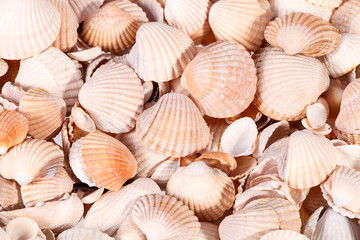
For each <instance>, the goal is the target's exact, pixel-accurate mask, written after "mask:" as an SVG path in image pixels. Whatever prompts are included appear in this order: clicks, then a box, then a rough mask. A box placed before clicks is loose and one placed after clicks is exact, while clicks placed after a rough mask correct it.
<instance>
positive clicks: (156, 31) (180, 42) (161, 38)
mask: <svg viewBox="0 0 360 240" xmlns="http://www.w3.org/2000/svg"><path fill="white" fill-rule="evenodd" d="M195 54H196V47H195V45H194V43H193V41H192V40H191V39H190V37H188V36H187V35H186V34H185V33H183V32H181V31H180V30H178V29H176V28H173V27H170V26H168V25H166V24H163V23H157V22H151V23H146V24H143V25H142V26H141V27H140V28H139V30H138V32H137V34H136V43H135V45H134V46H133V48H132V49H131V51H130V54H129V62H130V64H131V66H132V67H133V68H134V70H135V72H136V73H137V74H138V75H139V77H140V78H141V79H144V80H145V81H155V82H166V81H169V80H172V79H175V78H177V77H179V76H180V75H181V74H182V73H183V71H184V69H185V67H186V65H187V64H188V63H189V62H190V61H191V60H192V59H193V57H194V56H195Z"/></svg>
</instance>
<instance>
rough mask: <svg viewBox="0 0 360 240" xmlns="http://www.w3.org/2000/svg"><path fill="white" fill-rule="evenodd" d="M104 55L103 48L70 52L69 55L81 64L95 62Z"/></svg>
mask: <svg viewBox="0 0 360 240" xmlns="http://www.w3.org/2000/svg"><path fill="white" fill-rule="evenodd" d="M101 53H102V50H101V47H92V48H89V49H85V50H82V51H78V52H68V53H67V55H68V56H69V57H71V58H72V59H75V60H77V61H80V62H87V61H91V60H94V59H95V58H97V57H98V56H100V55H101Z"/></svg>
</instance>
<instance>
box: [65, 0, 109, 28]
mask: <svg viewBox="0 0 360 240" xmlns="http://www.w3.org/2000/svg"><path fill="white" fill-rule="evenodd" d="M68 1H69V4H70V5H71V7H72V9H73V10H74V12H75V14H76V16H77V18H78V21H79V23H81V22H83V21H84V20H85V19H86V18H87V17H88V16H89V15H90V13H91V12H92V11H94V10H96V9H98V8H100V6H101V5H102V4H103V2H104V0H68Z"/></svg>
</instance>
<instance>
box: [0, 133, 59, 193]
mask: <svg viewBox="0 0 360 240" xmlns="http://www.w3.org/2000/svg"><path fill="white" fill-rule="evenodd" d="M63 161H64V153H63V152H62V150H61V149H60V148H59V147H58V146H57V145H55V144H53V143H51V142H47V141H44V140H38V139H28V140H26V141H24V142H23V143H21V144H19V145H17V146H15V147H13V148H12V149H10V151H8V153H7V154H5V155H3V156H2V157H1V159H0V166H1V167H0V174H1V175H2V176H3V177H4V178H7V179H14V180H16V181H17V182H18V183H19V184H20V185H22V186H24V185H27V184H29V183H30V182H32V181H34V180H38V179H39V178H52V177H54V176H55V174H56V173H57V172H58V171H59V169H60V168H61V166H62V165H63Z"/></svg>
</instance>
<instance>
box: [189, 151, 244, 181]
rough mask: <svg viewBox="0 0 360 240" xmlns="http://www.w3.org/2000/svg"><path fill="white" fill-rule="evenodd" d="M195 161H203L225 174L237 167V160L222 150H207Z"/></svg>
mask: <svg viewBox="0 0 360 240" xmlns="http://www.w3.org/2000/svg"><path fill="white" fill-rule="evenodd" d="M196 161H202V162H205V163H206V164H207V165H208V166H210V167H213V168H218V169H220V170H221V171H223V172H224V173H226V174H228V175H229V174H230V172H232V171H233V170H235V169H236V167H237V162H236V159H235V158H234V157H232V156H231V155H229V154H227V153H223V152H208V153H203V154H201V156H200V157H198V158H197V159H195V162H196Z"/></svg>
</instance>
